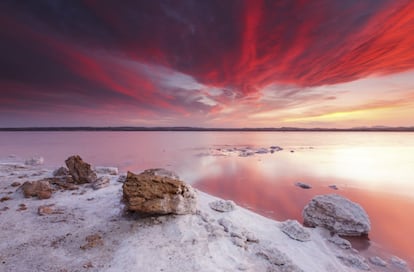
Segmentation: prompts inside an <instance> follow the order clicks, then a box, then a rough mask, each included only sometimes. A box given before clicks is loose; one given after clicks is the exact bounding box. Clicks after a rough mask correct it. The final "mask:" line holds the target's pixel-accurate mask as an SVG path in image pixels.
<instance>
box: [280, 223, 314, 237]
mask: <svg viewBox="0 0 414 272" xmlns="http://www.w3.org/2000/svg"><path fill="white" fill-rule="evenodd" d="M280 229H281V230H282V231H283V232H284V233H285V234H287V236H289V237H290V238H292V239H294V240H298V241H301V242H306V241H310V240H311V237H310V233H309V231H307V230H306V229H305V228H304V227H303V226H302V225H301V224H299V222H298V221H296V220H286V221H284V222H282V224H281V226H280Z"/></svg>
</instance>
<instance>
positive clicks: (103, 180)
mask: <svg viewBox="0 0 414 272" xmlns="http://www.w3.org/2000/svg"><path fill="white" fill-rule="evenodd" d="M109 181H110V179H109V178H108V177H100V178H98V179H97V180H95V181H94V182H93V183H92V188H93V189H94V190H98V189H102V188H105V187H108V186H109Z"/></svg>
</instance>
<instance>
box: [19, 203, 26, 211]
mask: <svg viewBox="0 0 414 272" xmlns="http://www.w3.org/2000/svg"><path fill="white" fill-rule="evenodd" d="M25 210H27V206H26V204H24V203H21V204H19V208H18V209H17V211H25Z"/></svg>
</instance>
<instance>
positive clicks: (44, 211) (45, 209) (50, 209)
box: [37, 204, 63, 216]
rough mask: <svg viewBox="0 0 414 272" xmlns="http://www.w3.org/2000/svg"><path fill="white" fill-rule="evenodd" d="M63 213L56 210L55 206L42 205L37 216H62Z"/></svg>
mask: <svg viewBox="0 0 414 272" xmlns="http://www.w3.org/2000/svg"><path fill="white" fill-rule="evenodd" d="M62 213H63V211H62V210H60V209H56V208H55V207H54V204H51V205H42V206H39V207H38V208H37V214H38V215H40V216H44V215H50V214H62Z"/></svg>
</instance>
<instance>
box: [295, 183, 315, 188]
mask: <svg viewBox="0 0 414 272" xmlns="http://www.w3.org/2000/svg"><path fill="white" fill-rule="evenodd" d="M295 186H298V187H300V188H302V189H311V188H312V186H310V185H309V184H306V183H303V182H296V183H295Z"/></svg>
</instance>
